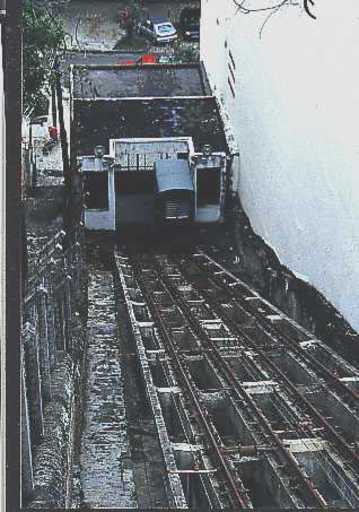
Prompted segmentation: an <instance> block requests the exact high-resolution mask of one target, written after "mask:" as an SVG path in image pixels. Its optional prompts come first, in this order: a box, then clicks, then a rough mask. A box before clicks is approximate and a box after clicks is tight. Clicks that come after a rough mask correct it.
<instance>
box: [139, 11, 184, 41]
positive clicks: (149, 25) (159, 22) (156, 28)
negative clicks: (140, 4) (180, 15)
mask: <svg viewBox="0 0 359 512" xmlns="http://www.w3.org/2000/svg"><path fill="white" fill-rule="evenodd" d="M138 29H139V31H140V32H141V33H142V34H143V35H144V36H145V37H147V38H149V39H152V41H154V42H155V43H156V44H161V43H171V42H172V41H175V40H176V39H177V31H176V29H175V27H174V26H173V25H172V23H171V22H170V21H169V19H168V18H165V17H164V16H150V17H149V18H147V19H146V20H145V21H144V22H142V23H140V24H139V27H138Z"/></svg>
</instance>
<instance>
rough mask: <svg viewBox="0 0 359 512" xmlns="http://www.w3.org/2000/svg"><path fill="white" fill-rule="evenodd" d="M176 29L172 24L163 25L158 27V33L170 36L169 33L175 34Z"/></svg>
mask: <svg viewBox="0 0 359 512" xmlns="http://www.w3.org/2000/svg"><path fill="white" fill-rule="evenodd" d="M173 31H174V28H173V25H171V23H161V25H157V32H158V33H159V34H168V33H169V32H173Z"/></svg>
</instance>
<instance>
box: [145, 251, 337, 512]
mask: <svg viewBox="0 0 359 512" xmlns="http://www.w3.org/2000/svg"><path fill="white" fill-rule="evenodd" d="M153 268H154V269H156V270H157V274H158V279H159V281H160V282H161V283H162V284H163V286H164V288H165V289H166V290H167V292H168V294H169V295H170V297H171V298H172V300H173V302H174V304H176V305H177V306H178V307H179V308H180V310H181V311H182V313H183V314H184V316H185V318H186V320H187V321H188V323H189V325H190V326H191V328H192V329H193V331H194V332H195V334H196V335H197V336H198V337H199V339H200V340H201V341H202V342H203V343H204V344H205V345H206V346H207V347H210V348H211V351H210V352H209V353H208V355H209V357H210V358H212V359H213V360H214V362H215V363H216V364H217V368H219V369H221V370H222V374H223V375H224V376H225V378H226V380H227V381H228V382H229V383H230V385H231V387H232V388H233V391H234V392H235V394H236V395H237V397H238V398H239V400H240V401H241V402H243V401H244V402H246V404H247V405H248V406H249V407H250V408H251V409H252V411H253V412H254V414H255V416H257V418H258V419H259V420H260V423H261V424H262V426H263V427H264V430H265V431H266V433H267V434H268V435H269V437H270V438H271V439H272V440H273V441H274V444H275V445H276V446H277V447H278V448H279V450H280V451H281V453H282V455H283V456H284V458H285V459H286V460H287V462H288V464H289V467H290V468H292V469H293V470H294V471H295V473H296V475H297V477H298V479H299V480H300V481H301V482H302V484H303V486H304V488H306V490H307V491H308V493H309V495H310V496H311V500H312V503H311V504H310V505H309V503H306V505H307V506H309V507H310V506H312V505H313V504H314V506H315V507H316V508H318V507H319V509H320V510H323V509H327V508H328V506H327V503H326V501H325V500H324V499H323V497H322V496H321V494H320V493H319V492H318V490H317V489H316V488H315V486H314V485H313V483H312V481H311V479H310V478H309V477H307V476H305V475H304V474H303V473H302V471H301V469H300V467H299V464H298V462H297V460H296V459H295V457H294V456H293V455H292V453H291V452H290V451H289V450H288V449H287V448H286V447H285V446H284V444H283V442H282V440H281V439H280V437H279V436H278V435H277V434H276V433H275V432H274V431H273V429H272V427H271V425H270V423H269V421H268V420H267V418H266V417H265V416H264V414H263V413H262V411H261V410H260V409H259V408H258V406H257V404H256V403H255V402H254V400H253V399H252V397H251V396H250V394H249V393H248V392H247V391H246V390H245V389H244V387H243V386H242V385H241V384H240V382H239V381H238V379H237V377H236V376H235V374H234V372H233V370H232V368H231V367H230V365H229V363H228V362H227V361H225V360H224V358H223V356H222V354H221V353H220V351H219V350H218V348H217V347H216V344H215V343H213V341H212V340H211V339H210V338H209V336H208V335H207V333H206V332H205V331H204V330H203V328H202V326H201V324H200V322H199V321H198V319H197V318H195V317H194V315H193V313H192V311H191V310H190V308H189V306H188V304H187V303H186V301H185V300H184V299H183V298H182V296H181V295H180V294H179V292H178V290H177V289H176V287H175V286H174V285H173V284H172V283H171V281H170V279H169V278H168V277H167V276H164V275H163V272H162V269H161V267H160V265H158V263H157V262H155V261H154V262H153ZM305 497H307V496H306V495H305V496H304V501H305ZM307 499H308V498H307Z"/></svg>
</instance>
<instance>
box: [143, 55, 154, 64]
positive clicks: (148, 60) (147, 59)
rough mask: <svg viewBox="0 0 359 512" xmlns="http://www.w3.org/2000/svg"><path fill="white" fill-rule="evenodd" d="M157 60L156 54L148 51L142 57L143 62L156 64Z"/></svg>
mask: <svg viewBox="0 0 359 512" xmlns="http://www.w3.org/2000/svg"><path fill="white" fill-rule="evenodd" d="M156 62H157V59H156V55H153V53H148V54H147V55H143V56H142V57H141V64H156Z"/></svg>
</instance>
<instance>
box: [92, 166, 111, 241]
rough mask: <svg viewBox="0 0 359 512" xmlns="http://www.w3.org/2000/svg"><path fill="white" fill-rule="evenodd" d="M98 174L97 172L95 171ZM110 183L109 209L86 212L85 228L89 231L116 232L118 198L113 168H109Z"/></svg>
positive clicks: (108, 177)
mask: <svg viewBox="0 0 359 512" xmlns="http://www.w3.org/2000/svg"><path fill="white" fill-rule="evenodd" d="M94 172H96V171H94ZM107 180H108V181H107V183H108V209H107V210H90V209H86V210H85V227H86V229H89V230H94V231H96V230H102V229H103V230H106V231H114V230H115V229H116V198H115V177H114V169H113V167H109V169H108V173H107Z"/></svg>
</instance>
